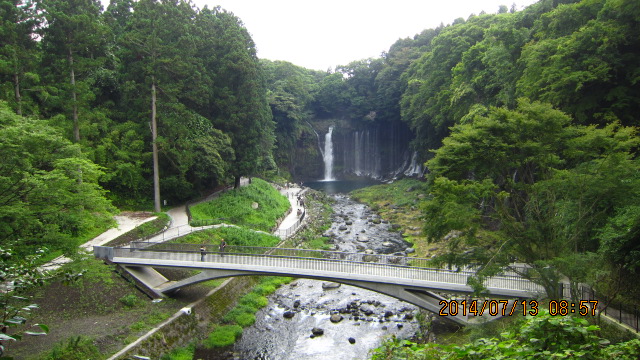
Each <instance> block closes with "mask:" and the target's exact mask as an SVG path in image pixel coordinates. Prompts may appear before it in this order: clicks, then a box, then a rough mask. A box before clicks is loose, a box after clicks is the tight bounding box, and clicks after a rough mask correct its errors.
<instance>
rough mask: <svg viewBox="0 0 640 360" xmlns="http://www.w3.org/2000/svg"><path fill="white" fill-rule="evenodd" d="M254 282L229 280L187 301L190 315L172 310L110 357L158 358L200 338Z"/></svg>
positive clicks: (249, 278)
mask: <svg viewBox="0 0 640 360" xmlns="http://www.w3.org/2000/svg"><path fill="white" fill-rule="evenodd" d="M257 282H258V280H257V278H256V277H255V276H239V277H235V278H232V279H230V280H229V281H228V282H226V283H225V284H223V285H221V286H220V287H218V288H216V289H215V290H214V291H213V293H211V294H210V295H209V296H207V297H206V298H204V299H202V300H200V301H197V302H195V303H193V304H191V307H190V308H191V313H190V314H187V313H185V312H182V311H181V312H179V313H176V314H175V315H174V316H172V317H171V319H169V320H168V321H166V322H165V323H163V324H162V325H160V326H159V327H158V328H156V329H154V330H152V331H150V332H149V333H147V335H145V336H144V337H143V338H141V339H139V341H138V343H137V344H136V345H134V346H133V347H131V348H130V349H128V350H127V351H126V352H123V353H122V354H117V356H114V357H111V358H110V359H114V360H116V359H119V360H125V359H135V358H134V356H135V355H138V356H146V357H148V358H150V359H160V358H161V357H162V355H164V354H167V353H169V352H171V350H173V349H175V348H177V347H183V346H187V345H188V344H189V343H191V342H193V341H194V340H200V339H203V338H204V337H206V336H207V335H208V334H209V333H210V332H211V331H212V329H211V327H210V326H209V324H211V323H217V322H220V321H221V320H222V317H223V316H224V315H225V314H226V313H227V312H228V311H229V310H231V309H232V308H233V307H234V306H235V305H236V303H237V301H238V299H240V298H241V297H242V296H243V295H245V294H246V293H248V292H249V291H250V290H251V289H252V288H253V286H255V284H257ZM187 308H188V307H187Z"/></svg>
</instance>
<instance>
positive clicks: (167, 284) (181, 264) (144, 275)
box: [94, 242, 544, 325]
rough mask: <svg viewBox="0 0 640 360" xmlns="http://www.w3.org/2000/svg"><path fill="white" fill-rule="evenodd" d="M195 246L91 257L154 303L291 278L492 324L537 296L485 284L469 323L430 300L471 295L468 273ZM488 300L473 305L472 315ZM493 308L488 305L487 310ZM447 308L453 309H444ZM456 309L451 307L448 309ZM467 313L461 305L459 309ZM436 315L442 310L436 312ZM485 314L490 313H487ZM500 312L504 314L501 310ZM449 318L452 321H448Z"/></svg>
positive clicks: (145, 246)
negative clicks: (238, 279)
mask: <svg viewBox="0 0 640 360" xmlns="http://www.w3.org/2000/svg"><path fill="white" fill-rule="evenodd" d="M200 246H201V245H199V244H167V243H142V242H134V243H132V244H131V245H130V246H129V247H105V246H95V247H94V255H95V257H96V258H99V259H103V260H105V261H108V262H110V263H113V264H116V265H118V266H120V267H122V269H124V270H126V271H127V272H128V273H129V274H130V275H131V276H132V277H134V278H135V280H136V281H137V282H138V283H139V284H140V285H142V286H143V287H145V288H147V289H148V290H149V292H150V293H151V295H152V296H156V297H161V296H165V294H170V293H171V292H172V291H176V290H177V289H179V288H181V287H183V286H188V285H192V284H196V283H199V282H202V281H208V280H212V279H218V278H226V277H234V276H243V275H272V276H291V277H299V278H309V279H317V280H325V281H332V282H338V283H343V284H347V285H353V286H357V287H360V288H364V289H368V290H372V291H376V292H379V293H383V294H386V295H389V296H392V297H395V298H397V299H399V300H402V301H405V302H408V303H411V304H414V305H416V306H419V307H421V308H424V309H426V310H429V311H432V312H434V313H436V314H439V313H441V311H445V312H446V313H447V314H449V316H447V318H448V319H449V320H452V321H454V322H457V323H459V324H463V325H464V324H468V323H470V322H478V321H485V320H490V319H493V318H496V317H499V316H500V315H501V312H502V307H503V305H504V307H508V309H511V306H515V303H514V302H515V301H518V300H519V299H530V298H538V297H540V296H542V295H543V294H544V289H543V288H542V287H541V286H540V285H538V284H535V283H533V282H531V281H529V280H527V279H524V278H522V277H521V276H519V275H517V273H516V272H514V271H505V272H503V274H501V275H497V276H493V277H491V278H488V279H486V281H485V283H484V286H485V287H486V288H487V290H488V292H489V294H490V295H489V296H490V297H491V300H493V301H491V302H490V303H489V304H488V306H489V307H487V308H486V310H484V312H483V314H482V316H475V315H474V314H471V313H469V312H467V311H464V310H466V309H462V307H461V306H462V305H460V304H459V302H458V303H455V304H454V303H453V302H450V301H449V300H447V299H445V298H444V297H442V296H441V295H439V294H437V293H455V294H472V293H473V290H472V288H471V287H470V286H469V285H467V279H469V277H471V276H472V275H474V273H473V272H471V271H454V270H446V269H436V268H432V267H428V265H427V264H428V260H427V259H420V258H413V257H403V256H393V255H378V254H376V255H369V254H363V253H344V252H335V251H320V250H302V249H281V248H262V247H241V246H228V247H227V249H226V252H225V253H224V254H222V253H219V252H217V250H218V249H217V247H209V248H207V249H206V252H205V254H204V255H203V254H202V253H201V251H200ZM154 268H180V269H193V270H200V272H199V273H198V274H196V275H194V276H191V277H188V278H185V279H182V280H180V281H169V280H167V279H166V278H165V277H164V276H162V275H161V274H160V273H158V272H157V271H156V270H155V269H154ZM498 299H510V300H509V301H508V303H507V301H503V302H502V304H503V305H497V306H500V307H501V308H500V311H498V315H496V316H491V315H490V313H489V310H490V308H491V306H492V305H495V304H501V303H499V302H498V301H497V300H498ZM485 301H487V302H488V300H486V299H485V300H477V311H478V312H479V311H480V309H481V307H482V308H485V306H483V305H487V304H485ZM491 303H495V304H491ZM452 304H453V305H452ZM456 306H457V308H455V307H456ZM467 307H468V306H467ZM443 308H444V309H443ZM491 310H492V312H493V313H495V311H493V310H494V309H493V308H491ZM507 312H508V310H507ZM453 313H456V315H455V316H452V314H453Z"/></svg>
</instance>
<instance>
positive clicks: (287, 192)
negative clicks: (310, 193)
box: [275, 186, 306, 238]
mask: <svg viewBox="0 0 640 360" xmlns="http://www.w3.org/2000/svg"><path fill="white" fill-rule="evenodd" d="M305 192H306V189H302V188H300V187H297V186H294V187H288V188H283V189H281V190H280V193H281V194H282V195H284V196H286V197H287V199H289V203H290V204H291V212H289V214H288V215H287V216H286V217H285V218H284V220H282V222H281V223H280V225H279V226H278V229H277V230H276V231H275V233H276V234H277V235H279V236H280V237H283V238H284V237H287V236H289V235H291V233H293V232H295V230H293V231H291V232H289V233H288V234H287V235H280V234H285V233H287V230H288V229H290V228H291V227H292V226H296V225H297V222H298V220H299V219H300V216H299V215H298V210H300V211H301V212H304V211H305V209H304V206H303V205H302V204H300V203H299V202H298V196H300V197H301V198H302V199H303V201H304V193H305Z"/></svg>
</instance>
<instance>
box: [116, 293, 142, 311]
mask: <svg viewBox="0 0 640 360" xmlns="http://www.w3.org/2000/svg"><path fill="white" fill-rule="evenodd" d="M120 302H121V303H122V304H123V305H124V306H126V307H128V308H132V307H136V306H138V305H140V304H141V303H142V301H141V300H140V299H139V298H138V297H137V296H136V295H135V294H128V295H125V296H123V297H121V298H120Z"/></svg>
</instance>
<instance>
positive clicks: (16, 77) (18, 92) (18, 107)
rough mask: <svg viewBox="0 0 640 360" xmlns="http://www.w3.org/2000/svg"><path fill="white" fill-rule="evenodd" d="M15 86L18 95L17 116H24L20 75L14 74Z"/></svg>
mask: <svg viewBox="0 0 640 360" xmlns="http://www.w3.org/2000/svg"><path fill="white" fill-rule="evenodd" d="M13 84H14V86H15V95H16V114H18V115H22V96H21V95H20V77H19V76H18V73H15V74H13Z"/></svg>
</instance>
